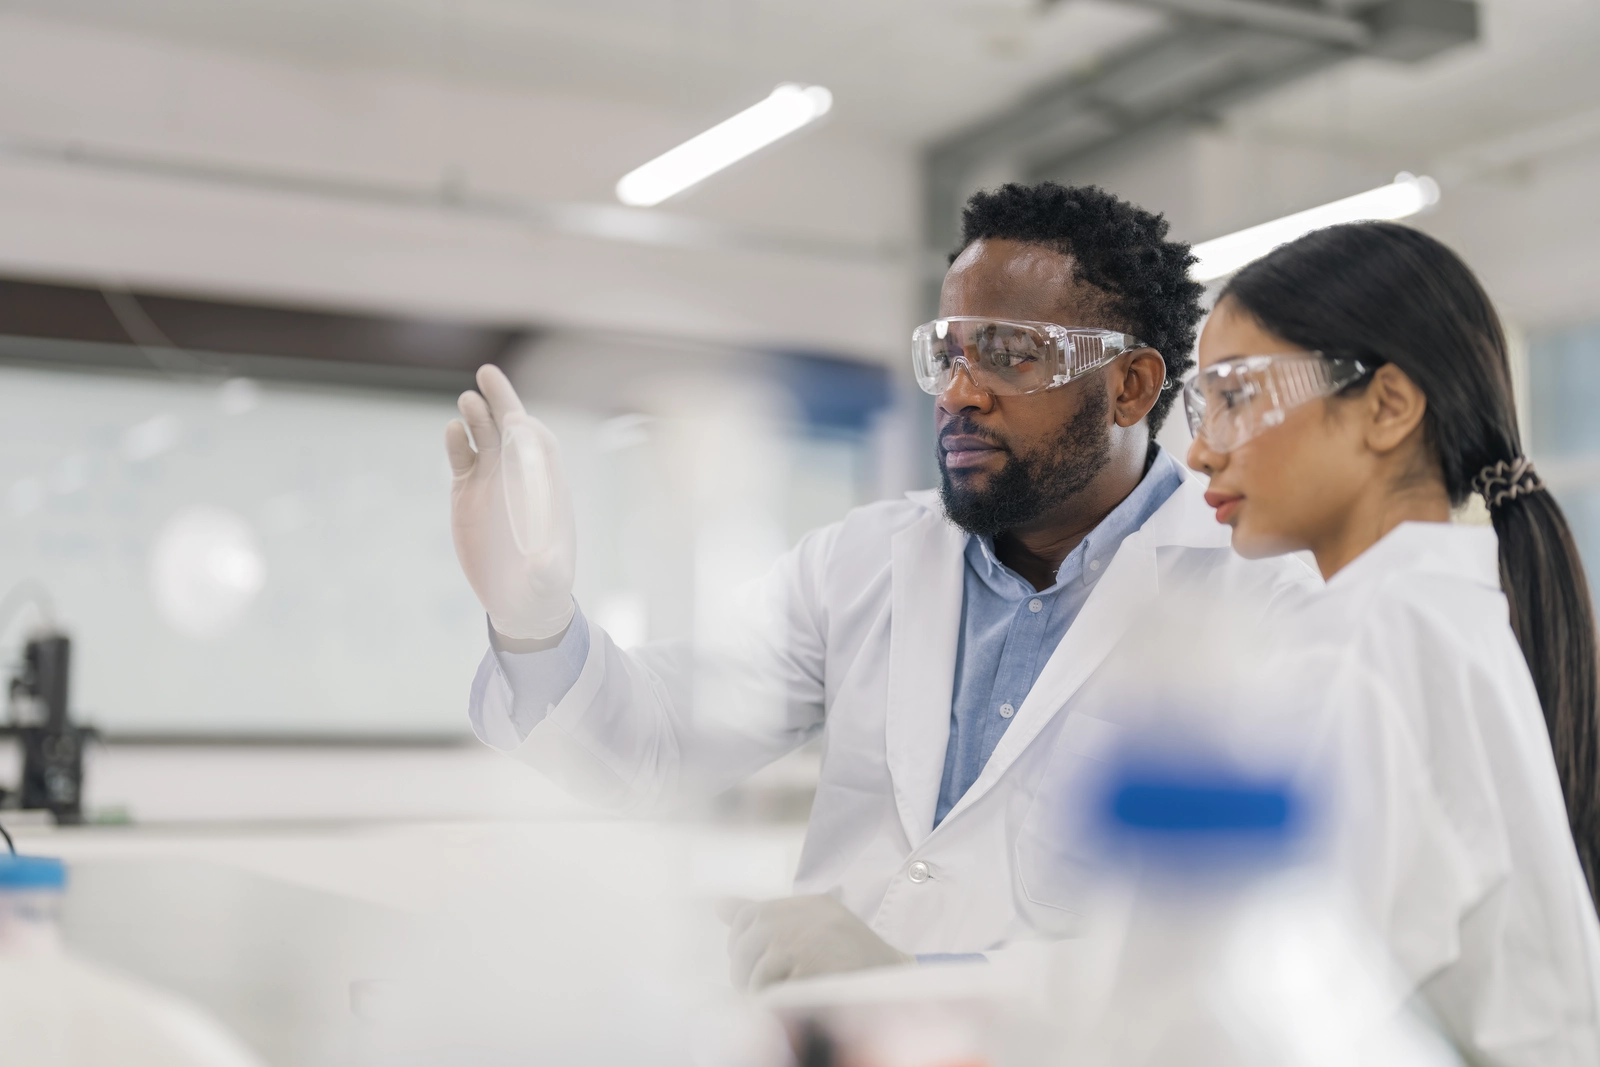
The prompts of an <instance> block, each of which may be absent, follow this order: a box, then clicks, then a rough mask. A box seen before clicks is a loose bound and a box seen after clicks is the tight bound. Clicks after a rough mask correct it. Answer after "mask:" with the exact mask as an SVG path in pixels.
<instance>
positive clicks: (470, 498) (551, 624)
mask: <svg viewBox="0 0 1600 1067" xmlns="http://www.w3.org/2000/svg"><path fill="white" fill-rule="evenodd" d="M478 388H479V389H481V390H482V394H481V395H480V394H478V393H474V392H472V391H471V390H468V391H467V392H465V393H462V394H461V399H460V400H459V401H458V402H457V406H458V407H460V409H461V416H462V419H465V420H466V423H465V425H463V424H462V421H461V419H456V420H453V421H452V422H451V423H450V425H449V426H447V427H445V431H444V447H445V451H446V452H448V453H449V455H450V471H451V474H452V475H453V478H452V481H451V484H450V534H451V536H452V538H453V539H454V540H455V544H456V558H457V559H458V560H460V561H461V569H462V570H463V571H465V572H466V574H467V581H468V582H469V583H471V585H472V591H473V592H475V593H477V594H478V600H479V601H480V602H481V603H482V604H483V608H484V610H485V611H487V612H488V613H489V622H490V623H491V624H492V625H493V626H494V628H495V630H496V631H497V632H499V633H500V634H502V635H504V636H506V637H510V638H514V639H517V640H542V639H544V638H550V637H554V636H556V635H557V634H559V633H561V632H562V631H563V630H565V629H566V628H567V625H568V624H569V623H570V622H572V615H573V611H574V610H575V609H574V606H573V603H572V576H573V572H574V570H575V569H576V566H577V548H578V546H577V541H578V537H577V532H576V531H575V529H574V527H573V522H572V494H571V493H570V492H569V491H568V490H567V479H566V475H565V474H564V473H563V472H562V469H561V446H560V445H559V444H558V443H557V442H556V439H555V435H554V434H552V433H551V432H550V428H549V427H547V426H546V425H545V424H544V423H542V422H540V421H539V420H538V419H536V418H534V417H533V416H532V415H529V414H528V413H527V411H525V410H524V409H523V407H522V401H521V400H518V399H517V393H516V390H514V389H512V388H511V383H510V382H509V381H508V380H507V379H506V376H505V374H504V373H502V372H501V370H500V368H499V367H494V366H487V365H486V366H483V367H479V368H478ZM468 427H470V428H471V430H472V440H471V441H470V442H469V441H468V439H467V429H468ZM474 443H475V444H476V445H477V446H478V447H477V449H476V450H474V449H473V447H472V446H473V444H474Z"/></svg>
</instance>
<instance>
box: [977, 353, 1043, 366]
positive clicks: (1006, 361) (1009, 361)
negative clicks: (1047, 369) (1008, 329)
mask: <svg viewBox="0 0 1600 1067" xmlns="http://www.w3.org/2000/svg"><path fill="white" fill-rule="evenodd" d="M1038 361H1039V357H1038V356H1037V355H1036V354H1035V353H1034V352H1033V351H1032V350H1031V349H1001V350H999V351H997V352H990V353H989V363H990V364H991V365H993V366H995V367H1000V368H1003V369H1005V370H1015V369H1016V368H1017V367H1025V366H1027V365H1028V364H1030V363H1037V362H1038Z"/></svg>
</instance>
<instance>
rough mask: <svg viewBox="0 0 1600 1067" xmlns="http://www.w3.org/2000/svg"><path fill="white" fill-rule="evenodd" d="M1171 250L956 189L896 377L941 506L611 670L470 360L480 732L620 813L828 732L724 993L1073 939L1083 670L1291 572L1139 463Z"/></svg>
mask: <svg viewBox="0 0 1600 1067" xmlns="http://www.w3.org/2000/svg"><path fill="white" fill-rule="evenodd" d="M1166 231H1167V225H1166V223H1165V221H1164V220H1163V219H1161V218H1160V217H1159V216H1155V215H1152V214H1150V213H1148V212H1145V211H1142V210H1140V209H1138V208H1136V207H1134V206H1133V205H1131V204H1128V203H1126V202H1124V201H1121V200H1118V199H1116V198H1115V197H1113V196H1111V195H1110V194H1108V193H1106V192H1104V191H1102V190H1100V189H1097V188H1065V187H1062V186H1058V185H1055V184H1053V183H1044V184H1042V185H1038V186H1032V187H1026V186H1019V185H1008V186H1005V187H1003V188H1002V189H999V190H997V191H993V192H985V193H979V194H977V195H976V196H974V197H973V198H972V200H971V201H969V203H968V205H967V209H966V212H965V215H964V227H963V237H962V247H961V248H960V250H959V251H958V253H957V254H956V255H954V256H953V257H952V264H951V266H950V269H949V272H948V273H947V274H946V276H945V281H944V285H943V290H942V293H941V297H940V308H939V314H940V319H939V320H935V322H933V323H929V324H928V325H927V326H926V327H924V328H922V329H921V330H919V331H918V335H917V338H918V340H917V344H918V345H920V347H917V348H916V358H915V359H914V363H915V364H916V370H917V373H918V375H919V381H920V382H921V384H922V385H923V387H924V389H925V390H927V391H930V392H934V393H935V394H936V400H935V405H936V406H935V416H936V417H935V421H936V425H937V430H938V435H937V436H938V439H937V442H936V443H935V445H936V449H937V454H938V457H939V464H940V470H941V475H942V478H941V482H942V484H941V487H940V489H939V490H937V491H931V490H930V491H926V492H916V493H909V494H907V495H906V497H905V499H901V500H894V501H883V502H879V503H876V504H870V505H867V506H865V507H861V508H857V509H855V510H853V511H851V512H850V513H849V514H848V515H846V516H845V518H844V519H843V520H841V521H840V522H837V523H834V524H833V525H831V526H827V527H824V528H822V529H820V530H815V531H812V532H811V533H810V534H808V535H806V536H805V537H804V538H802V539H801V541H800V543H799V544H798V545H796V546H795V548H794V549H793V550H791V551H790V552H789V553H787V554H786V555H784V556H783V557H782V558H781V559H780V560H779V561H778V562H777V563H776V564H775V565H774V566H773V567H772V569H771V570H770V571H769V572H768V573H767V575H766V576H765V577H764V578H763V579H761V580H760V581H759V582H757V583H755V584H754V585H753V586H752V587H751V588H750V589H749V590H748V602H747V604H746V606H745V612H746V613H745V616H744V617H743V618H742V619H741V621H740V625H739V626H737V627H734V628H732V629H731V631H730V632H731V633H733V634H734V635H735V639H734V640H733V641H731V642H730V643H728V644H726V646H725V647H720V648H716V649H699V650H696V651H695V652H693V653H691V652H690V650H688V649H686V648H683V647H677V646H645V647H643V648H639V649H635V650H632V651H627V652H625V651H622V650H621V649H619V648H617V647H616V645H615V644H613V643H612V641H611V640H610V639H609V638H608V637H607V636H606V634H605V633H604V632H603V631H601V630H600V629H599V628H598V627H596V626H593V625H591V624H590V623H588V622H587V621H586V620H585V618H584V616H583V614H582V613H581V612H580V611H578V610H577V609H576V607H575V606H574V603H573V600H572V597H571V589H572V573H573V560H574V545H575V540H576V539H575V534H574V530H573V522H572V512H571V504H570V500H569V499H568V496H567V490H566V486H565V483H564V481H563V480H562V474H561V468H560V460H559V449H558V448H557V446H556V444H555V441H554V439H553V438H552V437H551V435H550V433H549V431H548V430H547V429H546V428H545V427H544V426H543V425H542V424H540V423H538V422H537V421H536V420H533V419H532V418H531V417H529V416H528V415H526V414H525V413H524V412H523V410H522V406H521V404H520V402H519V401H518V400H517V397H516V395H515V393H514V392H513V391H512V389H511V386H510V385H509V383H508V382H507V381H506V379H505V378H504V376H503V375H501V374H500V372H499V371H498V370H495V369H494V368H484V369H483V370H482V371H480V373H479V377H478V382H479V385H480V388H481V389H482V395H480V394H478V393H472V392H469V393H467V394H465V395H464V396H463V397H462V401H461V411H462V414H463V416H464V418H465V421H466V426H470V427H471V441H472V442H475V444H476V448H474V447H473V444H472V443H469V439H468V435H467V430H466V427H465V426H463V425H462V423H460V422H455V423H452V424H451V426H450V429H449V433H448V435H447V445H448V449H449V454H450V460H451V465H452V469H453V471H454V477H455V482H454V487H453V490H452V498H451V500H452V522H453V529H454V535H455V543H456V549H457V554H458V556H459V557H460V560H461V563H462V566H463V568H464V570H465V571H466V573H467V577H468V579H469V580H470V581H471V583H472V586H473V588H474V590H476V591H477V593H478V596H479V598H480V599H481V600H482V602H483V604H484V606H485V608H486V609H487V611H488V615H489V621H490V635H489V636H490V644H491V648H490V651H489V653H488V654H487V655H486V656H485V658H484V661H483V664H482V666H481V668H480V669H479V671H478V676H477V678H476V680H475V681H474V683H473V687H472V697H471V718H472V722H473V726H474V729H475V730H476V731H477V733H478V736H479V737H481V738H482V739H483V740H484V741H486V742H487V743H489V744H491V745H493V746H495V747H497V748H500V749H502V750H504V751H506V752H508V753H510V754H512V755H514V756H515V757H517V758H519V759H522V760H525V761H527V762H529V763H531V764H534V765H535V766H538V767H540V768H542V769H544V770H546V771H547V772H548V773H550V774H551V775H553V776H555V777H556V778H557V779H558V780H559V781H561V782H562V783H563V784H565V785H566V786H567V787H569V788H570V789H572V790H574V791H576V792H579V793H580V794H583V795H586V796H589V797H591V798H594V799H596V800H598V801H600V802H602V803H606V804H608V805H610V806H613V807H616V808H640V807H644V806H650V805H656V804H660V803H663V802H670V801H671V800H672V799H673V798H675V797H681V796H684V795H688V794H694V793H697V792H698V793H701V794H705V793H710V792H714V791H717V790H720V789H722V788H726V787H727V786H729V785H731V784H733V783H734V782H735V781H737V780H739V778H741V777H743V776H745V775H748V774H749V773H750V772H752V771H754V770H756V769H757V768H759V767H760V766H762V765H764V764H766V763H768V762H770V761H772V760H774V759H776V758H777V757H779V756H781V755H783V754H784V753H785V752H787V751H790V750H792V749H793V748H795V747H796V746H798V745H800V744H802V743H804V742H805V741H806V740H808V739H809V738H812V737H814V736H816V735H817V734H818V733H821V734H822V735H823V737H824V749H823V751H824V755H823V760H822V768H821V777H820V782H819V784H818V787H817V793H816V800H815V803H814V805H813V808H812V812H811V820H810V825H809V828H808V831H807V836H806V842H805V847H804V850H803V853H802V857H801V861H800V866H799V870H798V873H797V875H796V879H795V891H796V894H797V895H796V896H795V897H792V898H787V899H785V900H781V901H770V902H765V903H749V904H746V905H744V906H742V907H738V908H736V909H733V910H732V913H731V914H730V915H729V916H728V917H729V919H730V921H731V925H732V933H731V943H730V949H731V952H732V955H733V966H734V972H735V980H736V981H738V982H740V983H748V984H751V985H762V984H765V983H767V982H771V981H777V980H782V979H785V978H793V977H801V976H805V975H810V974H818V973H826V972H830V971H838V970H847V969H852V968H859V967H867V966H875V965H882V964H893V963H899V962H907V961H909V960H911V959H912V958H913V957H922V958H927V957H930V956H938V955H945V954H965V953H978V952H983V951H985V950H988V949H992V948H997V947H999V946H1002V945H1004V944H1006V943H1007V942H1009V941H1014V940H1017V939H1020V938H1026V937H1038V936H1062V935H1070V934H1071V933H1073V932H1074V930H1076V929H1077V928H1078V926H1079V923H1080V922H1081V912H1082V905H1083V901H1082V900H1081V899H1080V896H1079V894H1080V893H1081V890H1082V885H1081V879H1076V878H1074V877H1073V876H1072V873H1073V872H1072V870H1071V867H1072V861H1071V860H1070V859H1068V858H1065V857H1063V855H1062V850H1061V849H1060V847H1059V842H1058V841H1057V840H1056V832H1055V831H1056V822H1057V820H1056V818H1055V813H1054V812H1053V811H1052V810H1051V808H1052V804H1053V803H1055V804H1059V797H1060V796H1062V795H1063V794H1062V792H1061V789H1060V786H1061V784H1062V783H1063V782H1068V781H1070V780H1072V779H1073V778H1074V777H1081V776H1082V775H1083V774H1084V773H1085V771H1086V770H1087V769H1088V768H1089V767H1090V766H1092V761H1093V760H1094V759H1095V757H1096V756H1097V754H1100V753H1103V752H1104V750H1105V747H1106V745H1107V744H1108V742H1109V738H1110V737H1111V735H1112V734H1113V732H1114V730H1115V727H1114V726H1113V725H1112V724H1111V723H1110V722H1108V718H1110V717H1112V715H1113V714H1114V712H1113V711H1112V709H1114V708H1115V706H1116V703H1117V700H1116V696H1117V694H1116V692H1115V691H1114V687H1115V685H1116V683H1115V681H1114V680H1113V679H1110V678H1108V677H1107V676H1106V675H1105V672H1100V671H1099V670H1098V669H1099V668H1100V666H1101V664H1102V663H1103V661H1104V660H1105V659H1106V657H1107V655H1108V654H1109V653H1110V652H1111V650H1112V649H1113V647H1114V646H1116V645H1117V644H1118V643H1119V642H1121V641H1124V640H1134V641H1137V640H1138V634H1137V632H1136V631H1134V630H1133V628H1134V626H1135V624H1136V622H1137V620H1138V617H1139V616H1140V614H1141V613H1142V612H1144V611H1147V610H1149V608H1150V605H1151V604H1152V603H1153V602H1154V601H1155V600H1156V598H1157V597H1158V595H1160V594H1162V593H1164V592H1167V591H1170V590H1172V589H1174V588H1176V587H1179V586H1183V587H1185V588H1186V589H1187V590H1188V592H1189V594H1190V595H1191V597H1192V596H1193V595H1194V593H1195V591H1197V590H1198V592H1199V595H1201V596H1203V597H1207V598H1212V599H1215V600H1221V601H1225V602H1229V603H1238V604H1250V605H1256V606H1258V607H1261V608H1264V607H1265V606H1266V604H1267V603H1268V602H1269V601H1270V600H1271V599H1272V598H1274V597H1275V596H1278V595H1280V594H1282V593H1283V592H1285V591H1286V590H1288V589H1290V588H1293V587H1296V586H1300V585H1304V584H1306V583H1310V582H1312V581H1314V579H1313V577H1312V576H1311V574H1310V571H1309V569H1308V568H1305V567H1304V566H1303V565H1302V564H1300V563H1298V562H1296V561H1294V560H1292V559H1285V558H1278V559H1272V560H1263V561H1258V562H1250V561H1246V560H1243V559H1241V558H1240V557H1238V556H1237V555H1235V554H1234V553H1233V551H1232V550H1231V548H1230V547H1229V530H1228V528H1227V527H1226V526H1223V525H1220V524H1218V523H1217V522H1216V521H1215V519H1214V517H1213V515H1212V512H1211V509H1210V508H1208V507H1207V506H1206V504H1205V502H1204V500H1203V492H1204V486H1203V484H1200V483H1199V482H1198V481H1196V480H1195V479H1194V478H1193V477H1192V476H1190V475H1188V474H1187V473H1186V472H1185V470H1184V468H1183V467H1182V466H1181V464H1179V463H1178V462H1177V461H1175V460H1174V459H1173V457H1172V456H1170V455H1169V454H1167V453H1166V452H1165V451H1163V450H1161V449H1160V448H1159V447H1157V446H1156V445H1155V443H1154V437H1155V432H1156V430H1157V429H1158V428H1159V427H1160V425H1161V422H1162V420H1163V419H1164V418H1165V417H1166V416H1167V414H1168V412H1169V410H1170V408H1171V406H1172V403H1173V401H1174V399H1175V397H1176V395H1177V391H1178V390H1177V385H1178V379H1179V376H1180V375H1181V374H1182V373H1183V372H1184V371H1185V370H1186V369H1187V368H1188V367H1189V366H1191V365H1192V364H1191V360H1190V351H1191V349H1192V347H1193V344H1194V330H1195V326H1196V324H1197V323H1198V321H1199V320H1200V318H1201V316H1202V310H1201V307H1200V303H1199V300H1200V296H1201V287H1200V286H1198V285H1196V284H1194V283H1192V282H1191V281H1189V279H1188V276H1187V269H1188V263H1189V250H1188V247H1187V246H1186V245H1182V244H1178V243H1174V242H1170V241H1168V240H1166ZM1052 324H1053V326H1052ZM1061 328H1066V329H1061ZM1072 331H1076V332H1072ZM1052 338H1054V340H1052ZM1053 346H1054V347H1053ZM914 347H915V346H914ZM1046 364H1048V366H1046ZM1041 367H1043V368H1044V371H1043V373H1044V377H1043V378H1037V377H1035V378H1033V379H1029V378H1028V377H1027V375H1029V374H1037V373H1040V368H1041ZM1150 655H1151V656H1152V657H1159V656H1160V655H1161V649H1160V648H1152V649H1151V650H1150ZM1051 798H1057V799H1056V800H1054V801H1052V799H1051Z"/></svg>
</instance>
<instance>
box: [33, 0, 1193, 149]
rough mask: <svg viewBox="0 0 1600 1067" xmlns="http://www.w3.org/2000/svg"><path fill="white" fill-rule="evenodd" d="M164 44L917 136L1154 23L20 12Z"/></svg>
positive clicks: (357, 5)
mask: <svg viewBox="0 0 1600 1067" xmlns="http://www.w3.org/2000/svg"><path fill="white" fill-rule="evenodd" d="M7 7H8V8H9V9H10V10H13V11H28V12H34V13H37V14H41V15H48V16H51V17H56V18H75V19H81V20H87V21H92V22H96V23H101V24H104V25H107V26H115V27H118V28H122V29H136V30H140V31H144V32H148V33H151V34H155V35H159V36H162V37H166V38H178V39H186V40H191V41H195V42H198V43H205V44H210V45H221V46H223V47H227V48H230V49H234V50H238V51H243V52H249V53H256V54H269V55H275V56H278V57H289V58H292V59H294V60H296V61H301V62H310V63H321V64H336V65H362V66H368V67H377V68H381V69H387V70H392V71H396V72H405V73H414V74H421V75H426V76H431V77H440V76H442V77H446V78H450V79H453V80H470V81H478V82H486V83H491V84H498V85H503V86H506V87H530V88H538V89H540V90H544V91H555V92H561V93H571V94H577V95H582V96H591V97H601V98H615V99H622V100H626V101H634V102H639V101H648V102H651V103H660V104H665V105H667V106H669V107H675V108H679V109H683V110H688V111H703V112H705V113H706V115H708V116H718V117H720V116H722V115H724V114H726V113H727V112H728V111H729V109H730V108H736V107H739V106H743V105H744V104H747V103H752V102H754V101H755V100H757V99H760V98H761V97H762V96H764V95H765V94H766V93H767V92H768V91H769V90H770V89H771V88H772V86H773V85H774V84H776V83H778V82H780V81H803V82H812V83H818V84H823V85H826V86H828V87H829V88H830V89H832V90H833V92H834V97H835V101H836V107H835V111H836V121H839V122H842V123H846V124H848V125H850V126H854V127H859V128H862V129H864V130H868V131H872V132H875V133H877V134H879V135H885V136H890V137H893V138H894V139H897V140H902V139H903V140H911V141H921V140H925V139H929V138H932V137H935V136H937V135H939V134H940V133H942V132H945V131H947V130H950V129H955V128H959V127H961V126H964V125H966V124H968V123H970V122H972V121H973V120H975V119H977V118H980V117H981V116H983V115H985V114H987V113H989V112H992V111H994V110H995V109H997V108H1000V107H1003V106H1005V105H1006V104H1007V103H1009V102H1010V101H1012V100H1013V99H1015V98H1017V97H1018V96H1020V95H1022V94H1023V93H1025V92H1026V91H1027V90H1028V89H1029V88H1031V87H1032V86H1034V85H1036V84H1038V83H1040V82H1041V81H1044V80H1047V79H1048V78H1050V77H1051V76H1056V75H1059V74H1061V73H1062V72H1063V71H1067V70H1071V69H1073V68H1074V67H1076V66H1079V65H1082V64H1086V63H1089V62H1092V61H1093V60H1094V59H1095V57H1097V56H1099V55H1102V54H1104V53H1106V52H1108V51H1111V50H1113V49H1115V48H1117V47H1118V46H1120V45H1124V44H1126V43H1128V42H1130V41H1132V40H1134V39H1136V38H1137V37H1139V36H1141V35H1143V34H1146V33H1148V32H1150V31H1152V30H1153V29H1156V28H1159V27H1160V26H1162V25H1163V24H1164V22H1165V19H1164V16H1162V15H1160V14H1157V13H1153V12H1151V11H1148V10H1143V9H1140V8H1137V7H1132V6H1128V5H1125V4H1119V3H1114V2H1111V0H1056V2H1053V3H1049V2H1040V0H806V2H803V3H802V2H795V0H231V2H226V3H224V2H219V0H10V3H9V4H8V5H7Z"/></svg>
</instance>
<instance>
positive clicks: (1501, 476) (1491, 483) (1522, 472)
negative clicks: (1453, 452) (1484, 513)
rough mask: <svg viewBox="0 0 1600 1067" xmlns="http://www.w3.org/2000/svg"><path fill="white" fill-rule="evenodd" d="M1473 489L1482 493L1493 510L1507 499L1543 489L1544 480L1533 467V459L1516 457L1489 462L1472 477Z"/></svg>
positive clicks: (1513, 498)
mask: <svg viewBox="0 0 1600 1067" xmlns="http://www.w3.org/2000/svg"><path fill="white" fill-rule="evenodd" d="M1472 488H1473V491H1475V492H1478V493H1481V494H1483V502H1484V503H1485V504H1487V505H1489V509H1490V510H1491V511H1493V510H1494V509H1495V508H1497V507H1499V506H1500V505H1502V504H1504V503H1505V502H1506V501H1508V500H1515V499H1517V497H1519V496H1525V495H1526V494H1528V493H1537V492H1540V491H1542V490H1543V489H1544V481H1543V480H1542V479H1541V478H1540V477H1539V473H1538V472H1537V471H1535V470H1534V469H1533V460H1531V459H1529V458H1527V457H1526V456H1522V457H1520V458H1518V459H1514V460H1510V461H1509V462H1508V461H1506V460H1501V461H1500V462H1499V463H1491V464H1489V466H1487V467H1485V468H1483V470H1481V471H1479V472H1478V476H1477V477H1476V478H1474V479H1472Z"/></svg>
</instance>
